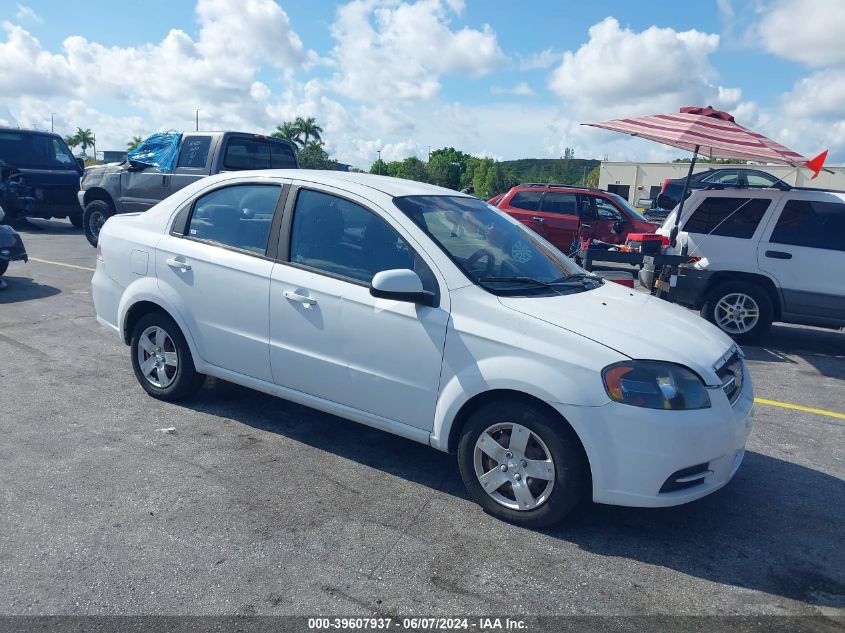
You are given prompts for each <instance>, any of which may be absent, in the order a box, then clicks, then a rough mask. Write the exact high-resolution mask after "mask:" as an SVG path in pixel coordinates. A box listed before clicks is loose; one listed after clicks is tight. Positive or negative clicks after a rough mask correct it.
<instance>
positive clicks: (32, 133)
mask: <svg viewBox="0 0 845 633" xmlns="http://www.w3.org/2000/svg"><path fill="white" fill-rule="evenodd" d="M80 163H81V161H80V160H78V159H76V158H74V156H73V154H72V153H71V151H70V149H69V148H68V146H67V145H66V144H65V142H64V140H63V139H62V137H61V136H59V135H58V134H53V133H51V132H39V131H36V130H18V129H14V128H0V180H1V181H2V185H0V186H2V187H3V191H2V197H3V211H4V214H5V221H6V222H9V221H14V220H17V219H21V218H25V217H32V218H45V219H50V218H65V217H66V218H69V219H70V221H71V222H72V223H73V225H74V226H77V227H79V226H82V209H80V208H79V205H78V204H77V201H76V192H77V191H79V177H80V176H81V175H82V165H81V164H80Z"/></svg>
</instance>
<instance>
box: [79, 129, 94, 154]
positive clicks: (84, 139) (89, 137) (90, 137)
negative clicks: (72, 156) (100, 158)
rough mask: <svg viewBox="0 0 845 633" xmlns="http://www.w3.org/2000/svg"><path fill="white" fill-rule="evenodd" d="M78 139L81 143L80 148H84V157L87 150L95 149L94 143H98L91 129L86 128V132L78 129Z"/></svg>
mask: <svg viewBox="0 0 845 633" xmlns="http://www.w3.org/2000/svg"><path fill="white" fill-rule="evenodd" d="M76 139H77V141H79V146H80V147H81V148H82V154H83V155H86V153H85V152H86V150H87V149H88V148H89V147H94V143H95V142H96V139H95V138H94V133H93V132H92V131H91V129H90V128H86V129H84V130H83V129H82V128H81V127H78V128H76ZM95 153H96V150H95Z"/></svg>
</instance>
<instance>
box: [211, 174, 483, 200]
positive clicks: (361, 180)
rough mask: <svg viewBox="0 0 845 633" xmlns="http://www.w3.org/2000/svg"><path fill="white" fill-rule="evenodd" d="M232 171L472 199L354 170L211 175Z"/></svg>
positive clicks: (390, 192) (400, 193)
mask: <svg viewBox="0 0 845 633" xmlns="http://www.w3.org/2000/svg"><path fill="white" fill-rule="evenodd" d="M235 173H237V174H238V175H239V176H242V177H244V178H251V177H257V178H267V177H270V178H285V179H293V180H302V181H307V182H313V183H318V184H324V185H330V186H334V187H337V188H339V189H345V188H347V187H348V186H349V185H358V186H363V187H367V188H369V189H374V190H376V191H380V192H382V193H384V194H387V195H388V196H391V197H394V198H397V197H400V196H458V197H462V198H473V197H474V196H470V195H467V194H463V193H460V192H459V191H455V190H453V189H446V188H445V187H438V186H437V185H430V184H428V183H426V182H417V181H416V180H406V179H404V178H393V177H391V176H378V175H376V174H364V173H359V172H353V171H331V170H324V169H262V170H255V171H248V172H247V171H244V172H226V173H223V174H219V175H218V176H212V177H211V178H219V179H221V180H223V179H225V177H228V178H231V177H232V176H233V175H234V174H235Z"/></svg>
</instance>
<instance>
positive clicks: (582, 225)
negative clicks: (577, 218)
mask: <svg viewBox="0 0 845 633" xmlns="http://www.w3.org/2000/svg"><path fill="white" fill-rule="evenodd" d="M591 226H593V225H592V224H583V223H582V224H581V228H582V229H588V228H590V227H591Z"/></svg>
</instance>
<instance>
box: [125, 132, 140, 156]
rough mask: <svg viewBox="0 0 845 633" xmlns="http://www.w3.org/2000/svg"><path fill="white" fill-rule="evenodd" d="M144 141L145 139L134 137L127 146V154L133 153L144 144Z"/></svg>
mask: <svg viewBox="0 0 845 633" xmlns="http://www.w3.org/2000/svg"><path fill="white" fill-rule="evenodd" d="M143 140H144V139H142V138H141V137H140V136H133V137H132V140H131V141H129V142H128V143H127V144H126V151H127V152H131V151H132V150H133V149H135V148H136V147H138V146H139V145H140V144H141V143H142V142H143Z"/></svg>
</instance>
